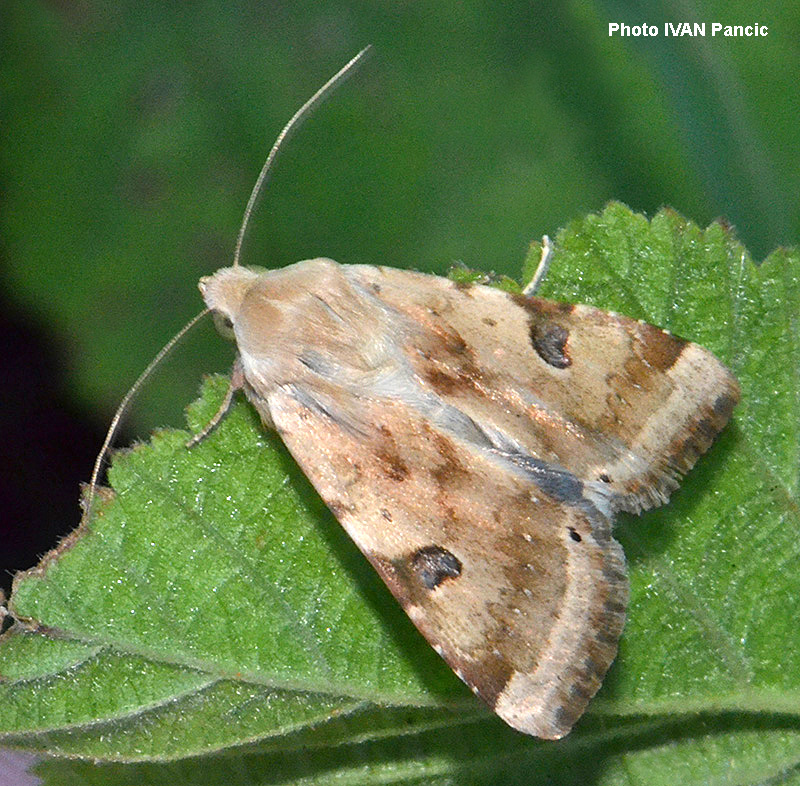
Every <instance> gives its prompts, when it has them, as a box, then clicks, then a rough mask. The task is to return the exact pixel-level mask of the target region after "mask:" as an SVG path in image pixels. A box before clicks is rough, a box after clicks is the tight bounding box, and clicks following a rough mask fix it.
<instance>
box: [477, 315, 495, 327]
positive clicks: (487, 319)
mask: <svg viewBox="0 0 800 786" xmlns="http://www.w3.org/2000/svg"><path fill="white" fill-rule="evenodd" d="M481 322H483V324H484V325H486V326H487V327H495V326H496V325H497V322H496V321H495V320H494V319H492V318H491V317H484V318H483V319H482V320H481Z"/></svg>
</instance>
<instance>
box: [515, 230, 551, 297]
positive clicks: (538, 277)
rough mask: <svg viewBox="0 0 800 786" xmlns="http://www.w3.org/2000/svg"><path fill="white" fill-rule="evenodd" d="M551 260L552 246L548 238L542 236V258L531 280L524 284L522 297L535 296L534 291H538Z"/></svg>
mask: <svg viewBox="0 0 800 786" xmlns="http://www.w3.org/2000/svg"><path fill="white" fill-rule="evenodd" d="M552 258H553V244H552V243H551V242H550V238H549V237H548V236H547V235H544V236H543V237H542V256H541V257H540V258H539V265H538V267H537V268H536V272H535V273H534V274H533V278H532V279H531V280H530V282H529V283H528V284H526V286H525V289H523V290H522V294H523V295H526V296H527V297H531V296H532V295H535V294H536V290H537V289H539V287H540V286H541V284H542V281H544V277H545V276H546V275H547V270H548V268H549V267H550V261H551V259H552Z"/></svg>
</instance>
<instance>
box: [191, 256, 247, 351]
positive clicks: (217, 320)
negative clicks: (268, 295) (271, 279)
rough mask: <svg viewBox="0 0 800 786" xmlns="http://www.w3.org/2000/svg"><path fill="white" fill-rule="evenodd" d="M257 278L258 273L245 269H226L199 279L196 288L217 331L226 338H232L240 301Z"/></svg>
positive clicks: (240, 304)
mask: <svg viewBox="0 0 800 786" xmlns="http://www.w3.org/2000/svg"><path fill="white" fill-rule="evenodd" d="M257 278H258V273H256V272H254V271H252V270H249V269H248V268H246V267H226V268H222V270H218V271H217V272H216V273H214V275H213V276H203V278H201V279H200V282H199V284H198V287H199V288H200V293H201V294H202V296H203V300H205V301H206V305H207V306H208V307H209V308H210V309H211V312H212V313H213V315H214V324H215V325H216V327H217V330H219V332H220V333H221V334H222V335H223V336H225V337H226V338H233V326H234V324H235V323H236V317H237V315H238V313H239V310H240V309H241V306H242V301H243V300H244V296H245V294H246V293H247V290H248V289H249V288H250V286H251V285H252V284H253V282H254V281H255V280H256V279H257Z"/></svg>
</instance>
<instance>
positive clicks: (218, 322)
mask: <svg viewBox="0 0 800 786" xmlns="http://www.w3.org/2000/svg"><path fill="white" fill-rule="evenodd" d="M214 327H215V328H216V329H217V332H218V333H219V334H220V335H221V336H222V337H223V338H227V339H231V340H233V339H235V338H236V334H235V333H234V332H233V321H232V320H231V318H230V317H228V316H226V315H225V314H220V313H219V311H215V312H214Z"/></svg>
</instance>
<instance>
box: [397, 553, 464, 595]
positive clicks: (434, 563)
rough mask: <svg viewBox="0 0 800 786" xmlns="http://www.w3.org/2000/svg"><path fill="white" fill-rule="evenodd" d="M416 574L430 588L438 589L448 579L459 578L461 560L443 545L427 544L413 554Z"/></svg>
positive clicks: (413, 567)
mask: <svg viewBox="0 0 800 786" xmlns="http://www.w3.org/2000/svg"><path fill="white" fill-rule="evenodd" d="M410 562H411V567H412V569H413V571H414V574H415V575H416V577H417V578H418V579H419V581H420V582H421V583H422V585H423V586H424V587H425V588H426V589H429V590H434V589H436V588H437V587H438V586H439V585H440V584H441V583H442V582H443V581H446V580H447V579H457V578H458V577H459V576H460V575H461V568H462V565H461V560H460V559H459V558H458V557H456V555H455V554H453V553H452V552H450V551H448V550H447V549H443V548H442V547H441V546H425V548H422V549H419V551H417V552H416V553H415V554H413V555H412V556H411V560H410Z"/></svg>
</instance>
